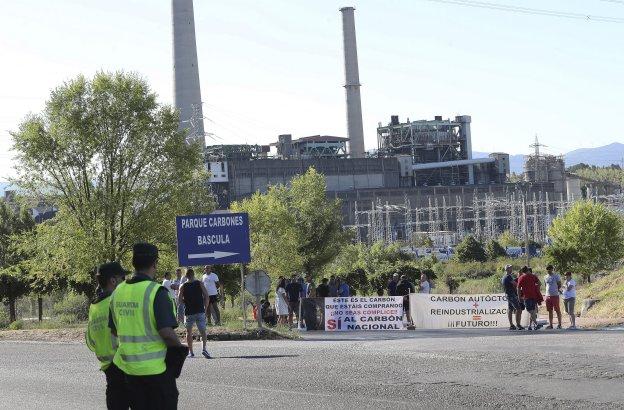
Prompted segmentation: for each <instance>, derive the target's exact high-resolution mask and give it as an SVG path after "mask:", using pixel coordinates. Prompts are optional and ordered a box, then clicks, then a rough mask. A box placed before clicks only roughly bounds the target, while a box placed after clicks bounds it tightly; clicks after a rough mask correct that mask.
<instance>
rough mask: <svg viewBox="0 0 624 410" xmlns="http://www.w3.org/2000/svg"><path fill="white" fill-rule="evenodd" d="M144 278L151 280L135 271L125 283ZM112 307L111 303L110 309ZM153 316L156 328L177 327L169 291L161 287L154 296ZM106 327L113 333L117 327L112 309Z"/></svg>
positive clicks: (141, 280)
mask: <svg viewBox="0 0 624 410" xmlns="http://www.w3.org/2000/svg"><path fill="white" fill-rule="evenodd" d="M144 280H151V281H153V279H152V278H150V277H149V276H147V275H143V274H140V273H135V274H134V275H132V277H131V278H130V279H127V280H126V283H128V284H133V283H138V282H143V281H144ZM112 308H113V306H112V304H111V309H112ZM154 318H155V319H156V329H157V330H160V329H164V328H165V327H172V328H174V329H175V328H176V327H178V320H177V319H176V317H175V315H174V313H173V303H172V302H171V298H170V297H169V291H168V290H167V289H165V288H163V287H161V288H160V289H158V291H157V292H156V297H155V298H154ZM108 327H109V328H110V329H111V330H112V331H113V332H115V333H117V329H116V327H115V321H114V320H113V314H112V310H111V312H110V313H109V315H108Z"/></svg>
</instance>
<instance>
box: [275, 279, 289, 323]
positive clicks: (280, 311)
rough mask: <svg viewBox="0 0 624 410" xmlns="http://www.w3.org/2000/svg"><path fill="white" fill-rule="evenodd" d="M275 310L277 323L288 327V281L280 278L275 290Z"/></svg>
mask: <svg viewBox="0 0 624 410" xmlns="http://www.w3.org/2000/svg"><path fill="white" fill-rule="evenodd" d="M275 310H276V314H277V323H278V324H280V325H286V323H287V318H288V313H289V310H290V309H289V308H288V295H287V294H286V279H284V278H280V280H279V282H278V283H277V287H276V288H275Z"/></svg>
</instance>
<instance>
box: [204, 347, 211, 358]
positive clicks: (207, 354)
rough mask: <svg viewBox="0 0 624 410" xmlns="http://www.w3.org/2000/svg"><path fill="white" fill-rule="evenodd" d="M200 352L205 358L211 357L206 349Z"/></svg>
mask: <svg viewBox="0 0 624 410" xmlns="http://www.w3.org/2000/svg"><path fill="white" fill-rule="evenodd" d="M202 354H203V355H204V357H205V358H206V359H212V357H210V353H208V351H207V350H206V349H204V350H202Z"/></svg>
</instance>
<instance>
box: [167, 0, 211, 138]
mask: <svg viewBox="0 0 624 410" xmlns="http://www.w3.org/2000/svg"><path fill="white" fill-rule="evenodd" d="M171 11H172V16H173V17H172V23H173V95H174V104H175V107H176V108H177V109H178V111H179V112H180V129H187V130H188V131H187V132H188V134H187V141H197V140H199V141H201V143H202V147H205V146H206V137H205V134H204V115H203V112H202V99H201V90H200V88H199V68H198V66H197V44H196V41H195V17H194V13H193V0H172V1H171Z"/></svg>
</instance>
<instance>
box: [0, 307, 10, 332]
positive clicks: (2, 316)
mask: <svg viewBox="0 0 624 410" xmlns="http://www.w3.org/2000/svg"><path fill="white" fill-rule="evenodd" d="M9 324H10V322H9V314H8V313H7V312H6V310H5V309H0V329H4V328H5V327H7V326H9Z"/></svg>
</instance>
